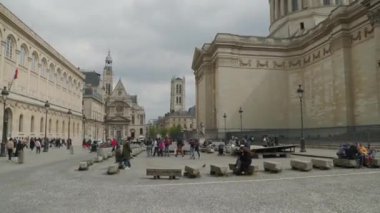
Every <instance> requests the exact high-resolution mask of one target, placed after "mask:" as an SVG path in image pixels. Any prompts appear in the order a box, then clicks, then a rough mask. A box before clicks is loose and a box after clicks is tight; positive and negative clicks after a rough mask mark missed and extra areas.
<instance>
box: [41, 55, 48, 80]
mask: <svg viewBox="0 0 380 213" xmlns="http://www.w3.org/2000/svg"><path fill="white" fill-rule="evenodd" d="M46 73H47V62H46V59H45V58H43V59H42V66H41V72H40V75H41V76H42V77H45V78H46Z"/></svg>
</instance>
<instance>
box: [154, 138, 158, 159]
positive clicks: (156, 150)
mask: <svg viewBox="0 0 380 213" xmlns="http://www.w3.org/2000/svg"><path fill="white" fill-rule="evenodd" d="M157 140H159V139H157V138H156V139H154V141H153V157H154V156H156V154H157V155H158V142H157Z"/></svg>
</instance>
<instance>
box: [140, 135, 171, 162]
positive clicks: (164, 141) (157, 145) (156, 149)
mask: <svg viewBox="0 0 380 213" xmlns="http://www.w3.org/2000/svg"><path fill="white" fill-rule="evenodd" d="M172 143H173V141H172V140H171V139H170V138H168V137H165V138H155V139H151V138H149V139H148V140H146V141H145V145H146V153H147V156H148V157H150V156H153V157H154V156H156V155H157V156H161V157H163V156H166V157H169V146H170V145H172Z"/></svg>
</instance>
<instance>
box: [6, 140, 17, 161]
mask: <svg viewBox="0 0 380 213" xmlns="http://www.w3.org/2000/svg"><path fill="white" fill-rule="evenodd" d="M6 147H7V150H8V160H12V156H13V149H14V148H15V144H14V143H13V140H12V138H10V139H9V140H8V141H7V143H6Z"/></svg>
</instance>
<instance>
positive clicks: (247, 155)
mask: <svg viewBox="0 0 380 213" xmlns="http://www.w3.org/2000/svg"><path fill="white" fill-rule="evenodd" d="M251 163H252V153H251V150H249V149H248V148H247V147H245V146H244V145H241V146H240V150H239V154H238V159H237V161H236V170H235V174H236V175H242V174H243V173H244V174H249V167H250V166H251Z"/></svg>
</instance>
